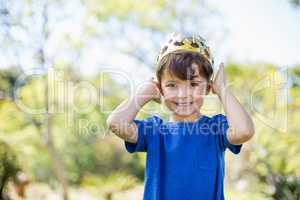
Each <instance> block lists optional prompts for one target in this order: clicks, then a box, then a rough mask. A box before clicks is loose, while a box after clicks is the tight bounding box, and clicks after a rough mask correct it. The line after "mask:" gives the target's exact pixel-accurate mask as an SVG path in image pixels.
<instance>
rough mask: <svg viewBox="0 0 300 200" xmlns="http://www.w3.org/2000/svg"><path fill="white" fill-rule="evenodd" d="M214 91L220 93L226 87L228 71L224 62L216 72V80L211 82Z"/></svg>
mask: <svg viewBox="0 0 300 200" xmlns="http://www.w3.org/2000/svg"><path fill="white" fill-rule="evenodd" d="M211 88H212V92H213V93H214V94H217V95H220V94H221V92H222V91H223V90H225V88H226V72H225V69H224V63H223V62H222V63H221V64H220V66H219V70H218V72H217V74H216V77H215V80H214V81H213V82H212V83H211Z"/></svg>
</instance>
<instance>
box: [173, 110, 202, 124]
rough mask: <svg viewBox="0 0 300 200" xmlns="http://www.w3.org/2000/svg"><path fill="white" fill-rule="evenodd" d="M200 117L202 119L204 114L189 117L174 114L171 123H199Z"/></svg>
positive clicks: (194, 114) (198, 113)
mask: <svg viewBox="0 0 300 200" xmlns="http://www.w3.org/2000/svg"><path fill="white" fill-rule="evenodd" d="M200 117H202V114H201V113H200V112H197V113H193V114H192V115H189V116H187V117H186V116H184V117H182V116H178V115H176V114H172V115H171V116H170V118H169V122H194V121H197V120H198V119H199V118H200Z"/></svg>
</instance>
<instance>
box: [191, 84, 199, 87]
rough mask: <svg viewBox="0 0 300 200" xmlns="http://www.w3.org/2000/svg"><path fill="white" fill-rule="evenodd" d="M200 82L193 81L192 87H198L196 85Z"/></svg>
mask: <svg viewBox="0 0 300 200" xmlns="http://www.w3.org/2000/svg"><path fill="white" fill-rule="evenodd" d="M198 85H199V84H198V83H191V86H192V87H196V86H198Z"/></svg>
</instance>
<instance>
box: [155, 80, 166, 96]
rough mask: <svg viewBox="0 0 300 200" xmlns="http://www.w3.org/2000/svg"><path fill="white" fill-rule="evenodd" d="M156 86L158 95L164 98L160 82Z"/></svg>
mask: <svg viewBox="0 0 300 200" xmlns="http://www.w3.org/2000/svg"><path fill="white" fill-rule="evenodd" d="M156 85H157V87H158V89H159V92H160V94H161V95H162V96H164V94H163V91H162V89H161V83H160V82H156Z"/></svg>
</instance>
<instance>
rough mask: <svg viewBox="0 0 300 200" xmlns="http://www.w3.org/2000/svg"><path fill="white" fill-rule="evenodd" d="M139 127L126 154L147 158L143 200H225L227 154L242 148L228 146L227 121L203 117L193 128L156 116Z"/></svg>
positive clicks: (149, 118) (224, 118) (139, 123)
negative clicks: (136, 139) (142, 153)
mask: <svg viewBox="0 0 300 200" xmlns="http://www.w3.org/2000/svg"><path fill="white" fill-rule="evenodd" d="M134 122H135V123H136V125H137V127H138V141H137V143H130V142H126V141H125V147H126V150H127V151H128V152H130V153H133V152H147V159H146V171H145V183H144V186H145V188H144V198H143V199H144V200H224V189H223V182H224V172H225V163H224V153H225V150H226V149H227V148H228V149H229V150H230V151H231V152H233V153H235V154H238V153H239V152H240V150H241V147H242V145H233V144H230V143H229V141H228V140H227V136H226V133H227V131H226V130H227V129H228V122H227V119H226V117H225V116H224V115H222V114H218V115H215V116H213V117H208V116H205V115H203V116H202V117H200V118H199V119H198V120H197V121H194V122H164V121H163V120H162V119H161V118H160V117H159V116H157V115H152V116H150V117H148V118H147V119H145V120H137V119H135V120H134Z"/></svg>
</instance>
